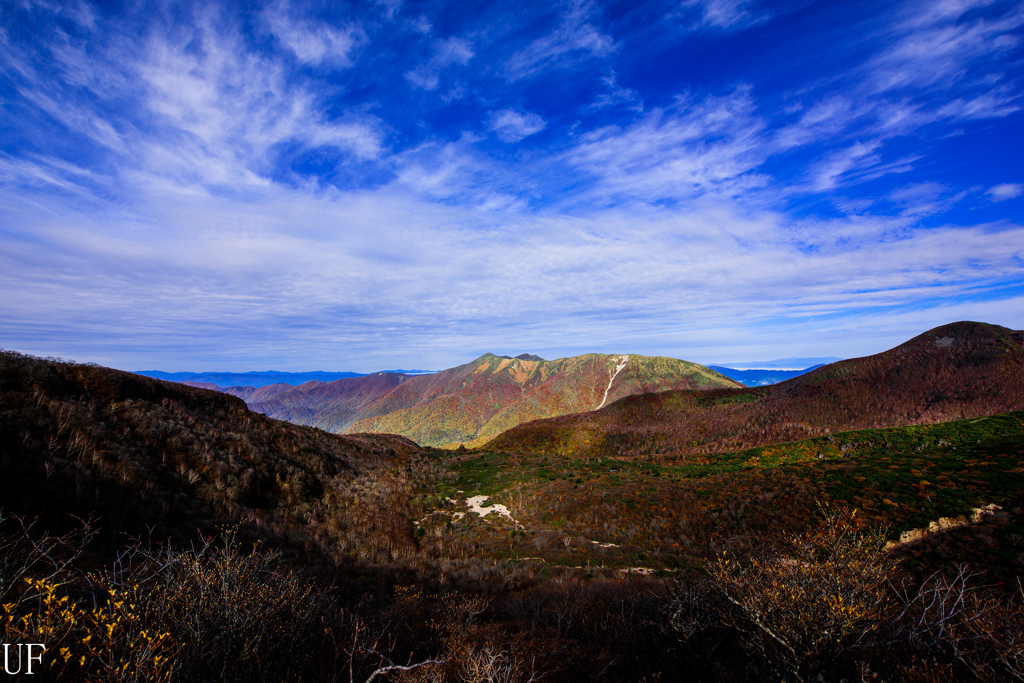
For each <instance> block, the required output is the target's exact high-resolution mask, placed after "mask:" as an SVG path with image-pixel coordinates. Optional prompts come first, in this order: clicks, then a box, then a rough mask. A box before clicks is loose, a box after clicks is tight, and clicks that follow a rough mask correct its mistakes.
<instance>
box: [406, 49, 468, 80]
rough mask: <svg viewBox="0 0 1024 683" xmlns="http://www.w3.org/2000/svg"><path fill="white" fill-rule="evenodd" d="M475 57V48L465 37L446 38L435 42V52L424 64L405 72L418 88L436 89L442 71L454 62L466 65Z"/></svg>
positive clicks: (407, 78) (407, 77)
mask: <svg viewBox="0 0 1024 683" xmlns="http://www.w3.org/2000/svg"><path fill="white" fill-rule="evenodd" d="M472 58H473V48H472V45H470V43H469V41H468V40H465V39H463V38H446V39H444V40H439V41H437V42H436V43H435V44H434V54H433V55H432V56H431V58H430V59H429V60H428V61H427V62H425V63H424V64H420V65H419V66H417V67H416V68H415V69H413V70H411V71H407V72H406V73H405V78H406V80H408V81H409V83H411V84H412V85H414V86H415V87H417V88H423V89H424V90H436V89H437V86H438V83H439V82H440V75H441V71H442V70H444V69H445V68H447V67H449V66H452V65H453V64H461V65H462V66H465V65H467V64H469V60H470V59H472Z"/></svg>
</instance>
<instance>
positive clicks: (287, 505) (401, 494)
mask: <svg viewBox="0 0 1024 683" xmlns="http://www.w3.org/2000/svg"><path fill="white" fill-rule="evenodd" d="M420 453H421V451H420V449H419V448H418V447H417V446H416V444H414V443H413V442H411V441H409V440H408V439H405V438H402V437H400V436H394V435H388V434H370V435H368V434H361V435H351V436H339V435H334V434H328V433H325V432H323V431H320V430H317V429H314V428H311V427H302V426H296V425H293V424H289V423H286V422H279V421H276V420H272V419H270V418H267V417H265V416H263V415H260V414H258V413H254V412H251V411H249V410H248V409H247V408H246V406H245V404H244V403H243V402H242V401H241V400H240V399H238V398H236V397H234V396H229V395H227V394H225V393H221V392H216V391H209V390H206V389H200V388H192V387H188V386H184V385H182V384H175V383H170V382H164V381H160V380H154V379H150V378H147V377H143V376H140V375H136V374H132V373H127V372H121V371H118V370H111V369H108V368H102V367H99V366H93V365H78V364H73V363H64V362H56V361H49V360H43V359H38V358H32V357H29V356H22V355H20V354H16V353H13V352H0V509H2V510H3V511H4V512H5V513H8V514H9V513H15V514H25V515H31V516H40V517H41V519H42V521H43V524H44V525H46V526H47V527H48V528H54V527H53V525H58V526H59V525H60V524H61V523H63V522H64V521H66V519H67V515H68V514H73V515H77V516H80V517H88V516H91V515H98V516H99V524H100V525H101V526H102V528H103V529H104V531H105V532H106V533H107V534H108V538H112V537H114V535H115V534H116V532H120V531H124V532H128V533H131V534H139V535H145V534H148V533H150V532H152V533H153V535H154V536H155V538H157V539H166V538H168V537H171V538H175V539H178V540H191V539H193V538H194V537H195V536H194V535H195V533H196V530H197V529H201V530H203V531H205V532H213V531H214V530H215V528H216V526H217V525H219V524H225V523H229V524H239V523H244V525H245V526H244V529H245V531H246V534H247V535H248V536H250V537H253V538H261V539H264V540H267V541H269V542H272V543H274V544H286V545H288V546H290V547H292V548H295V549H303V548H304V549H306V550H310V551H312V550H313V549H317V550H318V552H319V553H321V556H323V555H324V554H328V555H329V554H335V553H339V552H340V553H342V554H345V553H352V552H354V550H353V549H354V548H355V547H356V546H359V547H362V546H363V545H365V543H368V542H369V539H376V540H375V542H376V543H380V542H382V540H387V542H388V543H389V549H390V552H395V551H396V549H401V548H411V547H413V540H412V538H411V531H412V529H411V527H410V524H409V522H408V520H409V519H410V518H415V515H418V514H420V512H419V508H418V507H417V508H409V507H408V506H409V500H410V499H411V492H412V489H413V486H412V485H411V483H410V482H409V481H407V480H402V479H401V477H400V476H398V475H397V474H395V472H397V470H396V469H395V468H396V466H397V465H399V464H402V463H406V462H409V461H410V459H413V458H417V457H419V454H420ZM328 512H329V514H328ZM374 547H376V546H374Z"/></svg>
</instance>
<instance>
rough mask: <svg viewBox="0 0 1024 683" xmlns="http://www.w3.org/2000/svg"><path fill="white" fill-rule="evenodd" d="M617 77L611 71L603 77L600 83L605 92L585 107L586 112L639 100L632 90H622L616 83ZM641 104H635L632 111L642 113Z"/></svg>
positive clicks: (642, 106)
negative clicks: (602, 84) (603, 86)
mask: <svg viewBox="0 0 1024 683" xmlns="http://www.w3.org/2000/svg"><path fill="white" fill-rule="evenodd" d="M618 79H619V76H618V74H616V73H615V72H614V71H612V72H611V73H610V74H608V75H607V76H604V77H603V78H602V79H601V81H602V82H603V83H604V85H605V88H606V89H605V90H604V91H602V92H601V94H599V95H598V96H597V99H596V100H594V102H593V103H591V104H590V106H589V107H587V109H588V110H591V111H594V110H597V109H604V108H605V107H612V106H614V105H616V104H622V103H624V102H636V101H637V100H639V99H640V97H639V95H637V94H636V91H635V90H633V89H632V88H624V87H622V86H621V85H619V83H618ZM643 108H644V105H643V102H639V103H637V104H635V105H634V106H633V107H632V109H635V110H636V111H643Z"/></svg>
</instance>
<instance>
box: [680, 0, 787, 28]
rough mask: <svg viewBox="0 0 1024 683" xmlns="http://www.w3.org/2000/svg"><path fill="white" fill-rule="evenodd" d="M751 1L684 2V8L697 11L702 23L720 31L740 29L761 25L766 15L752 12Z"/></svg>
mask: <svg viewBox="0 0 1024 683" xmlns="http://www.w3.org/2000/svg"><path fill="white" fill-rule="evenodd" d="M750 5H751V2H750V0H684V2H683V3H682V6H683V7H685V8H688V9H696V10H697V11H698V12H699V13H700V23H701V24H702V25H704V26H710V27H713V28H718V29H739V28H746V27H748V26H752V25H754V24H759V23H761V22H762V21H765V20H766V19H767V15H766V14H763V13H762V14H759V13H756V12H752V11H751V10H750Z"/></svg>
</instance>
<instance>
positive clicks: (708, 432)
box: [487, 322, 1024, 456]
mask: <svg viewBox="0 0 1024 683" xmlns="http://www.w3.org/2000/svg"><path fill="white" fill-rule="evenodd" d="M1021 408H1024V333H1021V332H1016V331H1013V330H1009V329H1007V328H1004V327H999V326H997V325H987V324H984V323H975V322H958V323H952V324H950V325H944V326H942V327H937V328H935V329H934V330H931V331H929V332H926V333H925V334H922V335H920V336H918V337H915V338H914V339H911V340H910V341H908V342H906V343H905V344H902V345H900V346H898V347H896V348H894V349H892V350H890V351H886V352H885V353H880V354H877V355H874V356H867V357H864V358H855V359H851V360H846V361H841V362H838V363H832V364H831V365H827V366H825V367H822V368H819V369H817V370H815V371H813V372H811V373H808V374H806V375H802V376H800V377H796V378H794V379H791V380H788V381H786V382H782V383H779V384H776V385H773V386H768V387H758V388H752V389H744V390H715V391H710V392H692V391H668V392H664V393H660V394H647V395H642V396H632V397H629V398H626V399H623V400H621V401H619V402H617V403H615V404H614V405H610V406H607V407H605V408H604V409H602V410H600V411H597V412H594V413H588V414H585V415H570V416H564V417H560V418H554V419H549V420H539V421H536V422H532V423H529V424H523V425H520V426H519V427H516V428H514V429H512V430H509V431H507V432H505V433H504V434H501V435H500V436H499V437H497V438H496V439H494V440H493V441H491V442H490V443H488V444H487V446H488V448H492V449H499V450H531V449H538V448H543V449H554V450H556V451H567V452H577V453H581V454H588V455H605V456H638V455H650V454H676V455H685V454H697V453H718V452H723V451H727V450H735V449H740V448H748V447H751V446H759V445H764V444H770V443H780V442H785V441H794V440H798V439H802V438H806V437H808V436H813V435H816V434H822V433H826V432H829V431H835V430H846V429H864V428H877V427H890V426H898V425H908V424H930V423H936V422H943V421H946V420H952V419H957V418H966V417H976V416H984V415H992V414H995V413H1001V412H1007V411H1011V410H1019V409H1021Z"/></svg>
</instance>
